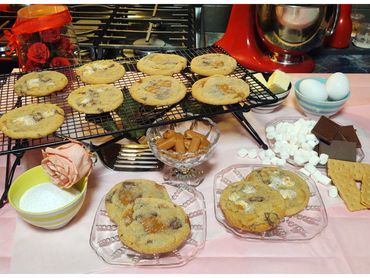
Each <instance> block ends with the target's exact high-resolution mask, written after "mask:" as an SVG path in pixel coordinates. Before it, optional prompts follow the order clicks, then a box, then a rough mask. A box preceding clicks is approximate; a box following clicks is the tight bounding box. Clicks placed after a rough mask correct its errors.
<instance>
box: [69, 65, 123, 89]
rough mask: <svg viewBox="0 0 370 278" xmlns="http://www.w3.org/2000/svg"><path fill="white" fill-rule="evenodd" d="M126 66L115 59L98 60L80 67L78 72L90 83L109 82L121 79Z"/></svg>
mask: <svg viewBox="0 0 370 278" xmlns="http://www.w3.org/2000/svg"><path fill="white" fill-rule="evenodd" d="M125 73H126V70H125V68H124V67H123V66H122V65H121V64H119V63H117V62H115V61H113V60H98V61H94V62H91V63H88V64H85V65H83V66H81V67H79V68H78V69H77V70H76V74H77V75H78V76H79V77H80V78H81V81H82V82H84V83H88V84H108V83H113V82H115V81H117V80H119V79H121V78H122V77H123V76H124V75H125Z"/></svg>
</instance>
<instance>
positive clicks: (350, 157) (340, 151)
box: [319, 140, 356, 162]
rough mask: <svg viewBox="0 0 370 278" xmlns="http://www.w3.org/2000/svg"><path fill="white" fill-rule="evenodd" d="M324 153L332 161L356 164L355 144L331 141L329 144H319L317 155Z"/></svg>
mask: <svg viewBox="0 0 370 278" xmlns="http://www.w3.org/2000/svg"><path fill="white" fill-rule="evenodd" d="M322 153H325V154H327V155H328V156H329V158H332V159H339V160H346V161H353V162H356V143H354V142H346V141H339V140H333V141H332V142H331V144H326V143H325V142H323V141H320V143H319V154H322Z"/></svg>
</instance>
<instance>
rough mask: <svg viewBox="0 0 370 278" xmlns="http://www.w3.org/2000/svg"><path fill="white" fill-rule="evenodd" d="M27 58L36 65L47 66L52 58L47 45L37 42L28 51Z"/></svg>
mask: <svg viewBox="0 0 370 278" xmlns="http://www.w3.org/2000/svg"><path fill="white" fill-rule="evenodd" d="M27 57H28V59H29V60H32V61H34V62H36V63H40V64H45V63H46V60H47V59H49V57H50V51H49V49H48V48H47V47H46V45H45V44H43V43H41V42H36V43H34V44H33V45H31V47H30V48H29V49H28V52H27Z"/></svg>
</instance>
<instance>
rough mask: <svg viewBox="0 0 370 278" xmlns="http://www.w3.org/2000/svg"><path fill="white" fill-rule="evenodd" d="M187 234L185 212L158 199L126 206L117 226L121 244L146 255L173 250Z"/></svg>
mask: <svg viewBox="0 0 370 278" xmlns="http://www.w3.org/2000/svg"><path fill="white" fill-rule="evenodd" d="M190 231H191V226H190V221H189V217H188V215H187V214H186V213H185V211H184V210H183V209H182V208H181V207H180V206H178V205H177V204H175V203H173V202H171V201H167V200H162V199H157V198H138V199H136V200H135V202H134V203H130V204H128V205H127V207H126V209H125V210H124V212H123V215H122V218H121V220H120V222H119V224H118V236H119V238H120V240H121V241H122V242H123V243H124V244H126V245H127V246H129V247H131V248H132V249H134V250H135V251H137V252H140V253H146V254H157V253H164V252H170V251H173V250H175V249H176V248H178V247H179V246H180V245H181V244H182V243H183V242H184V240H185V239H186V237H187V236H188V235H189V234H190Z"/></svg>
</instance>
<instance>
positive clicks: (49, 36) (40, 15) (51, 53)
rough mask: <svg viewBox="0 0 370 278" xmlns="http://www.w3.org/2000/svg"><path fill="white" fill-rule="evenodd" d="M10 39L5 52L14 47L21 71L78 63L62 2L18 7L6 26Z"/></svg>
mask: <svg viewBox="0 0 370 278" xmlns="http://www.w3.org/2000/svg"><path fill="white" fill-rule="evenodd" d="M4 35H5V37H6V38H7V39H8V40H9V44H8V46H7V47H6V51H5V53H6V54H7V55H10V54H11V53H12V52H13V51H14V50H15V49H17V55H18V60H19V68H20V70H21V71H31V70H38V69H47V68H54V67H60V66H67V65H73V64H78V63H80V62H81V56H80V48H79V46H78V41H77V37H76V33H75V31H74V29H73V25H72V17H71V15H70V13H69V10H68V8H67V7H66V6H64V5H47V4H39V5H31V6H28V7H25V8H23V9H20V10H19V11H18V14H17V20H16V22H15V23H14V25H13V27H12V28H11V32H9V31H8V30H6V31H5V32H4Z"/></svg>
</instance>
